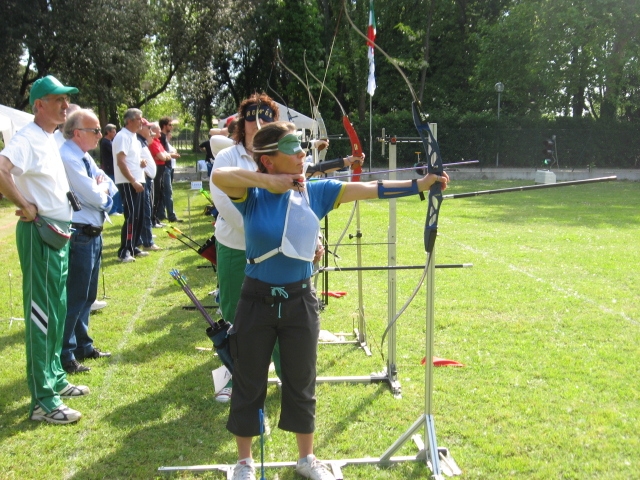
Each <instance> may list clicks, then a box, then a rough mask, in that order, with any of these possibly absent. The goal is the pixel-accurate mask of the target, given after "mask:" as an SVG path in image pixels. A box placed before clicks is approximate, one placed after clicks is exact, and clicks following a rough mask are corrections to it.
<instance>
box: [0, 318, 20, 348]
mask: <svg viewBox="0 0 640 480" xmlns="http://www.w3.org/2000/svg"><path fill="white" fill-rule="evenodd" d="M14 324H15V325H13V326H12V327H11V329H9V322H7V330H8V332H9V333H3V334H2V335H1V336H0V353H2V351H4V350H6V349H8V348H11V347H13V346H14V345H16V344H18V343H22V344H24V325H23V322H22V321H14Z"/></svg>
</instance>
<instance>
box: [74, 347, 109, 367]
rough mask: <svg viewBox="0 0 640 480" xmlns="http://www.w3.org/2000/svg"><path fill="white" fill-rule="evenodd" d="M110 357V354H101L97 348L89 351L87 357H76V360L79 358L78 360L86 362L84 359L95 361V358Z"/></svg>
mask: <svg viewBox="0 0 640 480" xmlns="http://www.w3.org/2000/svg"><path fill="white" fill-rule="evenodd" d="M110 356H111V352H101V351H100V350H99V349H98V348H94V349H93V350H91V353H90V354H89V355H85V356H84V357H82V358H80V357H78V356H76V358H80V360H86V359H96V358H104V357H110ZM85 368H87V367H85Z"/></svg>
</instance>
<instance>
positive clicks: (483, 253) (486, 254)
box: [448, 238, 640, 326]
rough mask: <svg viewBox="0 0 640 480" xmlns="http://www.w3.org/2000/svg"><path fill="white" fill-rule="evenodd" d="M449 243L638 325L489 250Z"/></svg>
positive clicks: (621, 313)
mask: <svg viewBox="0 0 640 480" xmlns="http://www.w3.org/2000/svg"><path fill="white" fill-rule="evenodd" d="M448 240H449V241H450V242H451V243H454V244H456V245H458V246H460V247H461V248H464V249H466V250H468V251H470V252H472V253H475V254H478V255H481V256H482V257H484V258H487V259H490V261H491V263H500V264H502V265H505V266H506V267H507V268H509V269H511V270H513V271H515V272H518V273H522V274H523V275H526V276H527V277H529V278H531V279H533V280H535V281H536V282H543V283H545V284H546V285H548V286H549V287H551V289H552V290H555V291H556V292H559V293H562V294H563V295H565V296H571V297H573V298H577V299H578V300H581V301H583V302H586V303H588V304H589V305H592V306H594V307H596V308H598V309H600V310H601V311H602V312H604V313H606V314H607V315H617V316H619V317H621V318H623V319H624V320H626V321H627V322H629V323H631V324H632V325H636V326H640V321H638V320H636V319H634V318H631V317H630V316H628V315H627V314H626V313H624V312H617V311H615V310H612V309H611V308H609V307H607V306H606V305H602V304H601V303H598V302H596V301H595V300H592V299H591V298H589V297H586V296H584V295H582V294H581V293H578V292H577V291H576V290H572V289H569V288H565V287H563V286H561V285H558V284H557V283H555V282H553V281H550V280H546V279H544V278H541V277H538V276H536V275H534V274H533V273H530V272H528V271H527V270H525V269H523V268H522V267H518V266H516V265H513V264H511V263H506V262H503V261H501V260H500V259H499V258H496V257H495V256H494V255H493V254H492V253H491V252H487V251H485V250H478V249H477V248H474V247H472V246H471V245H465V244H463V243H460V242H456V241H454V240H451V238H449V239H448Z"/></svg>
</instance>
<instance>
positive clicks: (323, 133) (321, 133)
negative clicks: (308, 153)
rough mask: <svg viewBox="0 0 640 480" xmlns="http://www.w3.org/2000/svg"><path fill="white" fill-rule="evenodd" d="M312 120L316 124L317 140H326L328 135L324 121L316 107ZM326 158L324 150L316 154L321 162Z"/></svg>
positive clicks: (325, 150)
mask: <svg viewBox="0 0 640 480" xmlns="http://www.w3.org/2000/svg"><path fill="white" fill-rule="evenodd" d="M314 118H315V120H316V122H317V123H318V138H319V139H320V140H328V139H329V134H328V133H327V127H326V125H325V124H324V119H323V118H322V115H320V110H318V107H315V112H314ZM326 156H327V149H326V148H325V149H324V150H321V151H319V152H318V158H319V159H320V161H323V160H324V159H325V158H326Z"/></svg>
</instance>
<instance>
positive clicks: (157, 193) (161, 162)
mask: <svg viewBox="0 0 640 480" xmlns="http://www.w3.org/2000/svg"><path fill="white" fill-rule="evenodd" d="M151 131H152V132H153V133H154V135H155V137H154V139H153V142H151V143H150V144H149V151H150V152H151V155H152V156H153V160H154V161H155V162H156V169H157V171H156V178H155V182H154V190H153V209H152V212H151V223H152V224H153V226H154V227H156V228H157V227H162V226H163V224H162V223H160V219H159V217H158V209H159V208H160V204H161V202H162V198H163V193H164V182H163V179H164V169H165V162H170V161H171V155H170V154H169V153H168V152H167V151H166V150H165V149H164V147H163V146H162V142H161V141H160V127H159V126H158V124H157V123H154V124H153V125H152V126H151Z"/></svg>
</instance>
